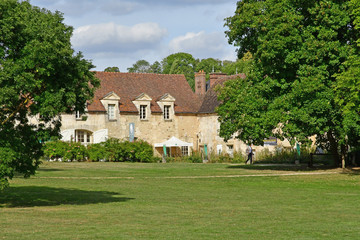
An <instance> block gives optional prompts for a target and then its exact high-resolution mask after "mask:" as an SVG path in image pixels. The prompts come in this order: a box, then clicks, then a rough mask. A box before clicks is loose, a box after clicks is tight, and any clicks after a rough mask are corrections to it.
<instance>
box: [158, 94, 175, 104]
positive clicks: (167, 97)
mask: <svg viewBox="0 0 360 240" xmlns="http://www.w3.org/2000/svg"><path fill="white" fill-rule="evenodd" d="M158 101H159V102H175V98H174V97H173V96H171V95H170V94H169V93H165V94H164V95H163V96H161V97H160V98H159V100H158Z"/></svg>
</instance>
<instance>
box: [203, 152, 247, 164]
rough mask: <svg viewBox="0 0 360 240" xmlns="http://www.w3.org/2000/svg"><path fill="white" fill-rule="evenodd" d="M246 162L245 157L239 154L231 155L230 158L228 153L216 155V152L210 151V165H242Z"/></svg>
mask: <svg viewBox="0 0 360 240" xmlns="http://www.w3.org/2000/svg"><path fill="white" fill-rule="evenodd" d="M245 161H246V159H245V157H244V156H243V155H242V154H241V152H236V151H234V153H233V154H232V156H231V155H230V154H228V153H224V152H222V153H220V154H216V152H214V151H212V152H211V153H210V156H209V162H210V163H244V162H245Z"/></svg>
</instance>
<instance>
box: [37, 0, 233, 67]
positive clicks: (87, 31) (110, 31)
mask: <svg viewBox="0 0 360 240" xmlns="http://www.w3.org/2000/svg"><path fill="white" fill-rule="evenodd" d="M236 2H237V1H234V0H30V3H31V4H32V5H34V6H38V7H41V8H46V9H48V10H51V11H56V10H58V11H60V12H62V13H63V14H64V23H65V24H66V25H70V26H73V27H74V32H73V36H72V38H71V43H72V46H73V48H74V49H75V51H76V52H79V51H81V52H82V53H83V55H84V58H85V59H88V60H91V61H92V63H93V64H94V65H95V66H96V67H95V69H94V70H97V71H103V70H104V69H105V68H106V67H113V66H115V67H118V68H119V69H120V71H121V72H127V68H129V67H132V66H133V64H134V63H135V62H136V61H138V60H141V59H145V60H146V61H148V62H149V63H150V64H152V63H153V62H155V61H159V62H160V61H161V60H162V59H163V58H165V57H167V56H168V55H170V54H173V53H178V52H186V53H190V54H191V55H193V57H194V58H199V59H205V58H210V57H212V58H215V59H220V60H232V61H234V60H236V52H235V49H236V48H235V47H234V46H231V45H230V44H229V43H228V41H227V38H226V35H225V33H224V32H225V31H226V30H227V28H226V27H224V23H225V20H224V19H225V18H227V17H230V16H233V15H234V12H235V9H236Z"/></svg>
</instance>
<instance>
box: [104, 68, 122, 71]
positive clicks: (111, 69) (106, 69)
mask: <svg viewBox="0 0 360 240" xmlns="http://www.w3.org/2000/svg"><path fill="white" fill-rule="evenodd" d="M104 72H120V69H119V68H118V67H107V68H105V70H104Z"/></svg>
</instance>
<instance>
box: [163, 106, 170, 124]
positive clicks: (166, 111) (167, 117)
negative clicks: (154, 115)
mask: <svg viewBox="0 0 360 240" xmlns="http://www.w3.org/2000/svg"><path fill="white" fill-rule="evenodd" d="M170 108H171V106H170V105H164V119H165V120H170Z"/></svg>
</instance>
